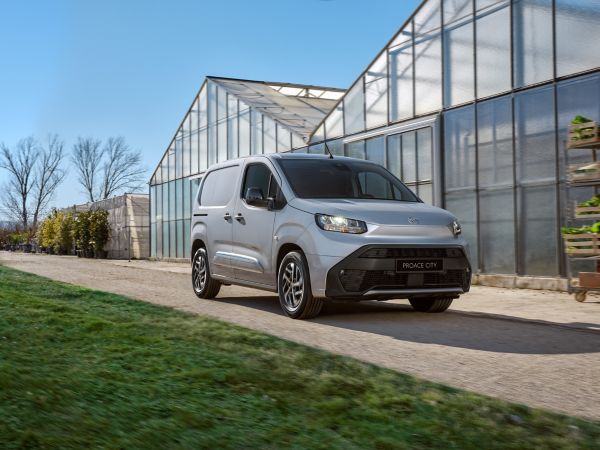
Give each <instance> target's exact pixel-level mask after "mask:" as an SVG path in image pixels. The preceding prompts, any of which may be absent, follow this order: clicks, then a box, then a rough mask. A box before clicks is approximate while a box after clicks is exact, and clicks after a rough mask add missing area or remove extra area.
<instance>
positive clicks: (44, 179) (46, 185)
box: [33, 134, 66, 229]
mask: <svg viewBox="0 0 600 450" xmlns="http://www.w3.org/2000/svg"><path fill="white" fill-rule="evenodd" d="M64 147H65V143H64V142H63V141H62V140H61V139H60V138H59V137H58V135H57V134H51V135H48V139H47V141H46V145H45V146H42V147H41V148H40V151H39V160H38V164H37V169H36V171H35V183H34V186H33V202H34V203H33V228H34V229H36V228H37V223H38V219H39V217H40V215H41V214H43V213H44V212H46V210H47V208H48V203H49V202H50V201H51V200H52V197H53V196H54V193H55V192H56V188H57V187H58V186H59V185H60V183H62V181H63V180H64V179H65V175H66V172H65V171H64V170H63V169H62V167H61V163H62V161H63V158H64Z"/></svg>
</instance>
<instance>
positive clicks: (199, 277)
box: [192, 248, 221, 299]
mask: <svg viewBox="0 0 600 450" xmlns="http://www.w3.org/2000/svg"><path fill="white" fill-rule="evenodd" d="M192 287H193V288H194V294H196V297H198V298H207V299H208V298H215V297H216V296H217V294H218V293H219V291H220V290H221V283H220V282H219V281H217V280H215V279H214V278H212V277H211V276H210V270H209V268H208V255H207V253H206V249H204V248H200V249H198V251H197V252H196V254H195V255H194V261H193V262H192Z"/></svg>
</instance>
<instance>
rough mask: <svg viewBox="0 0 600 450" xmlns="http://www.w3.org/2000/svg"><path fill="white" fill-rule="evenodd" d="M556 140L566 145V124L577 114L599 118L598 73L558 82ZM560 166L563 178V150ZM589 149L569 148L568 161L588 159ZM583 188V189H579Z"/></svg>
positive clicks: (599, 92)
mask: <svg viewBox="0 0 600 450" xmlns="http://www.w3.org/2000/svg"><path fill="white" fill-rule="evenodd" d="M557 96H558V98H557V104H558V133H559V134H558V138H559V139H558V142H559V143H560V145H561V146H563V147H564V146H565V145H566V141H567V129H568V125H569V123H570V122H571V120H573V118H574V117H575V116H577V115H581V116H583V117H588V118H590V119H595V120H596V121H598V120H600V102H599V101H598V99H599V98H600V75H598V74H597V75H591V76H589V75H588V76H583V77H579V78H575V79H573V80H569V81H563V82H561V83H559V84H558V90H557ZM559 155H560V157H561V158H560V160H561V168H560V171H559V173H560V174H561V178H562V179H563V180H564V178H565V174H566V170H565V168H564V167H563V166H564V162H563V160H564V158H563V152H559ZM589 158H590V151H589V150H569V163H570V164H575V163H578V162H582V163H583V162H586V161H589ZM579 190H583V189H579Z"/></svg>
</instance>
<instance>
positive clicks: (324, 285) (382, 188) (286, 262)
mask: <svg viewBox="0 0 600 450" xmlns="http://www.w3.org/2000/svg"><path fill="white" fill-rule="evenodd" d="M192 212H193V218H192V225H191V242H192V252H191V258H192V285H193V288H194V292H195V294H196V295H197V296H198V297H200V298H214V297H215V296H216V295H217V294H218V293H219V289H220V287H221V285H223V284H226V285H228V284H238V285H243V286H249V287H254V288H258V289H264V290H268V291H273V292H277V293H278V294H279V302H280V303H281V307H282V309H283V311H284V312H285V314H287V315H288V316H289V317H292V318H296V319H306V318H310V317H314V316H316V315H317V314H319V312H320V310H321V307H322V306H323V302H324V301H326V300H328V299H329V300H344V301H357V300H389V299H395V298H402V299H408V300H409V301H410V304H411V305H412V306H413V308H414V309H416V310H417V311H423V312H442V311H445V310H446V309H447V308H448V307H449V306H450V304H451V303H452V301H453V299H455V298H458V297H459V296H460V294H462V293H465V292H467V291H468V290H469V288H470V284H471V266H470V263H469V257H468V255H469V251H468V246H467V243H466V241H465V239H464V238H463V237H462V235H461V228H460V225H459V223H458V221H457V220H456V218H455V217H454V216H453V215H452V214H451V213H449V212H448V211H445V210H443V209H440V208H436V207H434V206H430V205H427V204H425V203H423V202H422V201H421V200H420V199H419V198H418V197H417V196H416V195H415V194H414V193H413V192H412V191H411V190H410V189H409V188H407V187H406V186H405V185H404V184H403V183H402V182H401V181H400V180H399V179H397V178H396V177H394V176H393V175H392V174H391V173H390V172H388V171H387V170H386V169H384V168H383V167H382V166H380V165H378V164H375V163H372V162H369V161H363V160H359V159H353V158H344V157H337V156H336V157H335V158H332V157H328V156H325V155H307V154H297V153H296V154H294V153H290V154H271V155H257V156H251V157H245V158H241V159H237V160H230V161H226V162H223V163H220V164H217V165H214V166H212V167H211V168H210V169H209V170H208V171H207V173H206V175H205V176H204V178H203V180H202V182H201V185H200V187H199V190H198V195H197V197H196V200H195V201H194V205H193V211H192Z"/></svg>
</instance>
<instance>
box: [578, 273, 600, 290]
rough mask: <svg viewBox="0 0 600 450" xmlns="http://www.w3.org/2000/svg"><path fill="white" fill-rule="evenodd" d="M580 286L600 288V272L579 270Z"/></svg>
mask: <svg viewBox="0 0 600 450" xmlns="http://www.w3.org/2000/svg"><path fill="white" fill-rule="evenodd" d="M579 287H586V288H600V273H598V272H579Z"/></svg>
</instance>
